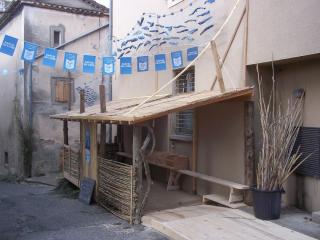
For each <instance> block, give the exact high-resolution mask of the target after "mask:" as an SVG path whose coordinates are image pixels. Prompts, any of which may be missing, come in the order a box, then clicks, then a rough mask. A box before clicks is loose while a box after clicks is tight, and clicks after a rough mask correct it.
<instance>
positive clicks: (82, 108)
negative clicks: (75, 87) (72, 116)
mask: <svg viewBox="0 0 320 240" xmlns="http://www.w3.org/2000/svg"><path fill="white" fill-rule="evenodd" d="M85 108H86V99H85V93H84V90H83V89H81V90H80V113H84V112H85V111H86V109H85Z"/></svg>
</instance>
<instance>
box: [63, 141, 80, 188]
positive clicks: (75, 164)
mask: <svg viewBox="0 0 320 240" xmlns="http://www.w3.org/2000/svg"><path fill="white" fill-rule="evenodd" d="M62 160H63V161H62V162H63V176H64V178H65V179H67V180H68V181H70V182H71V183H73V184H74V185H76V186H77V187H79V186H80V151H79V150H74V149H72V148H71V147H70V146H68V145H64V147H63V149H62Z"/></svg>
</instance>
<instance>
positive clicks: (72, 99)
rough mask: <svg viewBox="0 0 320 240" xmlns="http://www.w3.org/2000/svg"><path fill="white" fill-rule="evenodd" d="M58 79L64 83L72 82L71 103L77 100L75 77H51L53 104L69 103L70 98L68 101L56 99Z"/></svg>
mask: <svg viewBox="0 0 320 240" xmlns="http://www.w3.org/2000/svg"><path fill="white" fill-rule="evenodd" d="M58 81H63V82H64V84H69V82H71V84H70V87H71V103H74V102H75V101H76V97H75V85H74V79H73V78H71V79H69V78H67V77H51V102H52V104H56V105H68V100H67V101H66V102H62V101H57V100H56V84H57V82H58Z"/></svg>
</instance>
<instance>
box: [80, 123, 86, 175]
mask: <svg viewBox="0 0 320 240" xmlns="http://www.w3.org/2000/svg"><path fill="white" fill-rule="evenodd" d="M85 134H86V133H85V124H84V122H83V121H81V122H80V181H81V179H82V178H83V177H84V170H85Z"/></svg>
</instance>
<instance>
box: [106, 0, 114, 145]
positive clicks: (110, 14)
mask: <svg viewBox="0 0 320 240" xmlns="http://www.w3.org/2000/svg"><path fill="white" fill-rule="evenodd" d="M112 36H113V0H110V7H109V32H108V53H109V55H110V56H112ZM107 94H108V101H109V102H111V101H112V76H109V79H108V93H107ZM109 143H112V124H109Z"/></svg>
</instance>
